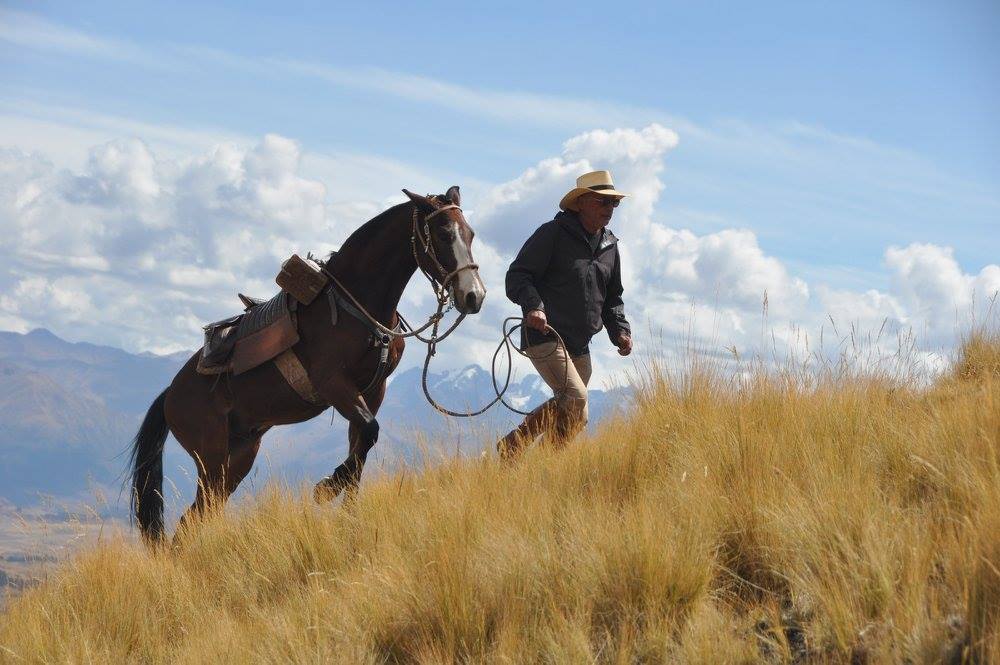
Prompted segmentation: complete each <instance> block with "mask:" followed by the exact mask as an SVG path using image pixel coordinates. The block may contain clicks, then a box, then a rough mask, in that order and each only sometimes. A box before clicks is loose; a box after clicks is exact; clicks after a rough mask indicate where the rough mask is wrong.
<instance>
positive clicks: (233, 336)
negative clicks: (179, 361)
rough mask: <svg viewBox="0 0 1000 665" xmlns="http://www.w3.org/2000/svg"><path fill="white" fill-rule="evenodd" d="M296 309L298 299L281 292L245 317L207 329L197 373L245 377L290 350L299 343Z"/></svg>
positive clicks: (222, 322)
mask: <svg viewBox="0 0 1000 665" xmlns="http://www.w3.org/2000/svg"><path fill="white" fill-rule="evenodd" d="M295 307H296V302H295V300H294V299H292V298H289V296H288V294H287V293H286V292H284V291H280V292H279V293H278V294H277V295H276V296H274V297H273V298H271V299H270V300H267V301H264V302H262V303H260V304H257V305H254V306H253V307H252V308H250V309H249V310H248V311H247V312H246V313H244V314H238V315H236V316H232V317H230V318H228V319H223V320H221V321H216V322H215V323H210V324H208V325H207V326H205V345H204V346H203V347H202V350H201V357H200V358H199V359H198V368H197V369H198V372H199V373H200V374H222V373H223V372H230V371H231V372H232V373H233V375H238V374H242V373H243V372H246V371H247V370H251V369H253V368H254V367H257V366H258V365H262V364H263V363H265V362H267V361H268V360H271V359H272V358H274V357H275V356H277V355H278V354H280V353H281V352H282V351H285V350H287V349H289V348H291V347H292V346H293V345H295V343H296V342H298V341H299V333H298V329H297V327H296V325H295V313H294V310H295Z"/></svg>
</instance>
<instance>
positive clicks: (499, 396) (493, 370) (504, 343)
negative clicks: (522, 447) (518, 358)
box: [420, 316, 569, 418]
mask: <svg viewBox="0 0 1000 665" xmlns="http://www.w3.org/2000/svg"><path fill="white" fill-rule="evenodd" d="M511 321H519V322H520V323H517V324H516V325H514V326H513V327H512V328H511V329H510V330H508V329H507V324H508V323H510V322H511ZM523 326H524V319H522V318H521V317H519V316H511V317H508V318H506V319H504V322H503V336H502V337H501V338H500V344H498V345H497V350H496V351H494V352H493V362H492V363H491V364H490V374H491V376H492V379H493V392H494V393H495V394H496V397H495V398H493V399H492V400H491V401H490V402H489V404H487V405H486V406H484V407H482V408H481V409H478V410H476V411H452V410H451V409H448V408H446V407H443V406H441V405H440V404H438V402H437V401H435V399H434V398H433V397H431V393H430V390H429V389H428V388H427V374H428V369H429V367H430V363H431V356H433V355H434V349H433V346H432V345H428V346H427V356H426V357H425V358H424V371H423V375H422V376H421V381H420V383H421V386H422V387H423V389H424V397H426V398H427V401H428V402H430V405H431V406H433V407H434V408H435V409H437V410H438V411H440V412H441V413H443V414H445V415H448V416H454V417H456V418H471V417H472V416H478V415H481V414H483V413H486V412H487V411H488V410H489V409H490V408H492V407H493V405H494V404H496V403H497V402H500V403H501V404H503V405H504V406H505V407H507V408H508V409H510V410H511V411H513V412H514V413H519V414H521V415H522V416H527V415H529V413H530V412H529V411H521V410H520V409H518V408H516V407H514V406H512V405H511V404H509V403H508V402H507V400H505V399H504V397H503V396H504V395H505V394H506V393H507V390H509V389H510V374H511V369H512V366H513V362H512V361H513V356H512V355H511V352H510V349H511V343H510V337H511V335H513V334H514V333H515V332H517V330H518V329H519V328H522V327H523ZM545 329H546V330H547V331H548V332H551V333H552V334H553V335H555V337H556V346H555V347H553V349H552V351H550V352H549V353H547V354H545V355H544V356H538V357H534V356H531V355H530V354H528V353H527V352H526V351H522V350H521V349H520V348H519V347H518V346H517V345H516V344H514V345H513V347H514V350H515V351H517V352H518V354H520V355H522V356H524V357H525V358H534V359H535V360H541V359H542V358H548V357H549V356H551V355H552V354H553V353H555V352H556V351H557V350H558V349H559V347H560V346H562V347H563V349H564V350H565V349H566V343H565V342H563V338H562V336H560V335H559V333H558V332H557V331H556V330H555V328H552V327H551V326H549V325H546V326H545ZM504 349H506V351H507V375H506V376H505V377H504V383H503V388H502V389H501V388H500V387H499V386H498V385H497V358H498V357H499V355H500V351H502V350H504ZM568 383H569V352H566V353H565V358H564V361H563V386H562V390H564V389H565V388H566V385H567V384H568Z"/></svg>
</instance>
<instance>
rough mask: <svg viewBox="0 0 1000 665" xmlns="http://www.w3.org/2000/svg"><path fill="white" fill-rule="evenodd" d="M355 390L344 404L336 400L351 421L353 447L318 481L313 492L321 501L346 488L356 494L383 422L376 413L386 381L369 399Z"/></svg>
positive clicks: (341, 411)
mask: <svg viewBox="0 0 1000 665" xmlns="http://www.w3.org/2000/svg"><path fill="white" fill-rule="evenodd" d="M353 390H355V392H353V394H352V395H350V397H349V398H347V399H344V400H343V401H344V404H343V405H338V404H336V403H334V404H333V406H334V408H335V409H337V411H338V412H339V413H340V415H342V416H344V417H345V418H347V420H348V422H349V423H350V425H349V427H348V429H347V437H348V440H349V441H350V451H349V453H348V455H347V459H346V460H344V462H343V464H341V465H340V466H338V467H337V468H336V470H334V472H333V473H332V474H330V475H329V476H327V477H326V478H323V480H321V481H319V482H318V483H317V484H316V488H315V490H314V492H313V496H314V498H315V499H316V501H317V502H324V501H330V500H332V499H334V498H336V497H337V495H338V494H340V493H341V492H342V491H344V490H346V491H347V493H348V496H353V494H354V493H355V491H356V490H357V487H358V483H360V482H361V472H362V471H363V470H364V468H365V460H367V459H368V452H369V451H370V450H371V449H372V447H373V446H374V445H375V442H376V441H378V430H379V425H378V421H377V420H376V419H375V413H377V412H378V408H379V406H380V405H381V404H382V399H383V398H384V397H385V382H383V383H382V384H381V385H380V386H379V387H378V388H377V389H376V390H375V391H374V393H373V394H372V395H371V397H370V398H369V399H368V400H365V398H364V396H362V395H361V393H358V392H356V389H353Z"/></svg>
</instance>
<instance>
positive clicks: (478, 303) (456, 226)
mask: <svg viewBox="0 0 1000 665" xmlns="http://www.w3.org/2000/svg"><path fill="white" fill-rule="evenodd" d="M403 193H405V194H406V195H407V196H408V197H410V200H411V201H412V202H413V205H415V206H416V209H415V210H416V215H415V216H414V227H413V234H414V237H413V242H414V250H415V254H416V259H417V265H419V266H420V268H422V269H423V270H424V272H426V273H427V274H428V275H430V276H431V277H433V278H434V279H436V280H437V281H438V282H440V283H441V284H442V285H443V286H444V287H445V288H447V289H448V290H449V291H450V292H451V295H452V298H453V299H454V301H455V308H456V309H458V311H459V312H462V313H463V314H475V313H476V312H478V311H479V310H480V309H481V308H482V306H483V300H484V299H485V298H486V287H485V286H484V285H483V280H482V279H480V277H479V266H477V265H476V263H475V261H474V260H473V258H472V239H473V237H475V235H476V234H475V232H474V231H473V230H472V227H471V226H469V223H468V222H466V221H465V215H463V214H462V208H461V207H460V206H461V205H462V198H461V195H460V194H459V192H458V187H457V186H454V187H451V188H450V189H449V190H448V192H447V193H446V194H439V195H436V196H420V195H419V194H414V193H413V192H410V191H407V190H405V189H404V190H403Z"/></svg>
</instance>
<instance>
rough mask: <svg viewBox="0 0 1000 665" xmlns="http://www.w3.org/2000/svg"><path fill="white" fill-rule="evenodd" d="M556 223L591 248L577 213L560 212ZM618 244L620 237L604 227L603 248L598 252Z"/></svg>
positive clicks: (569, 211)
mask: <svg viewBox="0 0 1000 665" xmlns="http://www.w3.org/2000/svg"><path fill="white" fill-rule="evenodd" d="M555 219H556V221H557V222H559V225H560V226H561V227H563V228H564V229H566V230H567V231H568V232H569V233H570V234H572V235H574V236H576V237H577V238H579V239H580V240H582V241H583V242H585V243H587V246H588V247H589V246H590V241H589V240H588V239H587V236H586V234H585V232H584V230H583V226H582V225H581V224H580V216H579V214H577V213H576V212H575V211H572V210H560V211H559V212H558V213H556V217H555ZM616 244H618V236H616V235H615V234H614V233H612V232H611V229H609V228H608V227H606V226H605V227H604V236H603V237H602V238H601V246H600V247H598V248H597V251H598V252H602V251H604V250H605V249H607V248H608V247H611V246H612V245H616Z"/></svg>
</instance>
